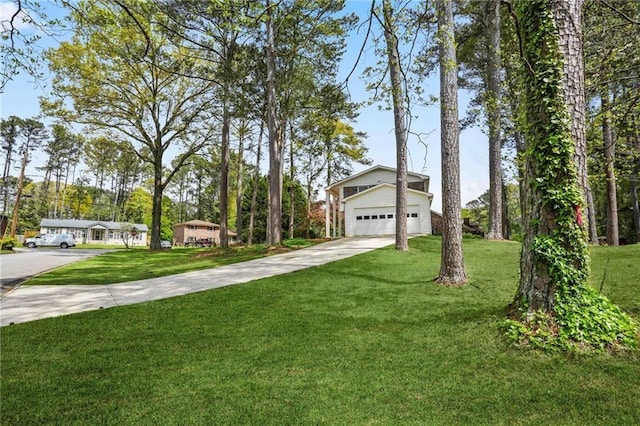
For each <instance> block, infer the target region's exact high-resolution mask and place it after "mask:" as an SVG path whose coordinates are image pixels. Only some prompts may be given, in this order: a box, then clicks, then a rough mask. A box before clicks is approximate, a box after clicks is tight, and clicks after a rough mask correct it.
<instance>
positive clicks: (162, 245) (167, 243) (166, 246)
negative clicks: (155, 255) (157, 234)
mask: <svg viewBox="0 0 640 426" xmlns="http://www.w3.org/2000/svg"><path fill="white" fill-rule="evenodd" d="M160 248H161V249H168V250H171V241H169V240H162V241H160Z"/></svg>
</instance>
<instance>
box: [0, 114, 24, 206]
mask: <svg viewBox="0 0 640 426" xmlns="http://www.w3.org/2000/svg"><path fill="white" fill-rule="evenodd" d="M21 123H22V119H21V118H20V117H16V116H15V115H12V116H10V117H9V118H7V119H6V120H5V119H2V121H1V122H0V137H2V150H3V151H4V170H3V172H2V214H3V215H5V214H6V213H7V209H8V207H9V187H10V186H11V166H12V165H13V155H14V154H15V153H16V149H17V143H18V137H19V136H20V124H21Z"/></svg>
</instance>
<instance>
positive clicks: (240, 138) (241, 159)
mask: <svg viewBox="0 0 640 426" xmlns="http://www.w3.org/2000/svg"><path fill="white" fill-rule="evenodd" d="M246 130H247V129H246V123H245V120H244V119H242V120H241V122H240V131H239V132H238V166H237V169H238V176H237V177H236V194H237V195H236V235H237V241H238V242H239V243H241V242H242V232H243V231H242V173H243V171H244V137H245V134H246Z"/></svg>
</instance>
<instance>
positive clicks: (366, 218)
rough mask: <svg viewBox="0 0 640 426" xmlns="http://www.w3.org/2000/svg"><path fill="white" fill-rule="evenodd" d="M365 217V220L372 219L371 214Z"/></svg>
mask: <svg viewBox="0 0 640 426" xmlns="http://www.w3.org/2000/svg"><path fill="white" fill-rule="evenodd" d="M363 219H364V220H369V219H371V217H370V216H365V217H364V218H363Z"/></svg>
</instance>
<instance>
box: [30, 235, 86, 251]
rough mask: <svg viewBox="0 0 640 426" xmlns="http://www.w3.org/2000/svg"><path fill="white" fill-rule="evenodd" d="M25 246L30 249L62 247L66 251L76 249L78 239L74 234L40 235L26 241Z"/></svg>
mask: <svg viewBox="0 0 640 426" xmlns="http://www.w3.org/2000/svg"><path fill="white" fill-rule="evenodd" d="M24 245H25V246H26V247H29V248H36V247H60V248H63V249H66V248H68V247H75V245H76V237H75V235H73V234H39V235H36V236H35V237H33V238H27V239H26V240H24Z"/></svg>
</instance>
